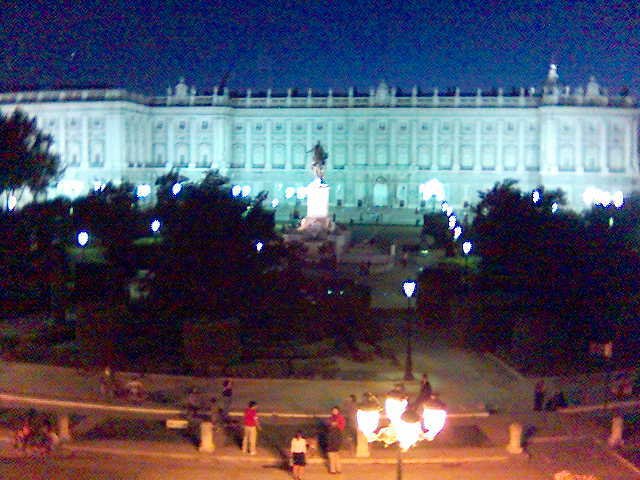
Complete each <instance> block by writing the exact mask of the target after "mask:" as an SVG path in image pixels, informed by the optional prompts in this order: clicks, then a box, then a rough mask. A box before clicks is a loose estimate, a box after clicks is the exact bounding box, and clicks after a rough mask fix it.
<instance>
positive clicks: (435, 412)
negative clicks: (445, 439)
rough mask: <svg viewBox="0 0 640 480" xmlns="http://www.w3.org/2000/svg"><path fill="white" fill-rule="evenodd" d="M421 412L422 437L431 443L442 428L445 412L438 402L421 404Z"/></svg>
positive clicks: (445, 416) (445, 418) (445, 417)
mask: <svg viewBox="0 0 640 480" xmlns="http://www.w3.org/2000/svg"><path fill="white" fill-rule="evenodd" d="M422 408H423V410H422V426H423V429H424V432H425V433H424V437H425V438H426V439H427V440H429V441H432V440H433V439H434V438H436V435H438V433H440V431H441V430H442V429H443V428H444V424H445V422H446V420H447V411H446V410H445V409H444V405H443V404H442V403H441V402H439V401H436V400H434V401H429V402H426V403H425V404H423V407H422Z"/></svg>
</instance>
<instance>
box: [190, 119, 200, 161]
mask: <svg viewBox="0 0 640 480" xmlns="http://www.w3.org/2000/svg"><path fill="white" fill-rule="evenodd" d="M187 125H189V126H190V128H189V163H188V165H189V168H196V165H197V164H198V163H199V159H198V158H197V157H198V155H200V153H201V152H200V148H198V142H197V139H196V130H197V128H198V117H194V116H191V117H187Z"/></svg>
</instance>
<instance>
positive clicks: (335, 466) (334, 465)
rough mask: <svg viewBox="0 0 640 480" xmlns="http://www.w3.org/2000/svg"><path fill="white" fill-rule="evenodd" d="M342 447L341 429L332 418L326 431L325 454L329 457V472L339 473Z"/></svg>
mask: <svg viewBox="0 0 640 480" xmlns="http://www.w3.org/2000/svg"><path fill="white" fill-rule="evenodd" d="M341 447H342V430H341V429H340V427H339V425H338V422H337V421H336V420H332V421H331V423H329V431H328V432H327V456H328V457H329V473H332V474H336V473H340V472H341V470H342V467H341V465H340V448H341Z"/></svg>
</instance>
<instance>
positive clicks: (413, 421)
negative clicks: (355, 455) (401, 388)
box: [356, 391, 447, 452]
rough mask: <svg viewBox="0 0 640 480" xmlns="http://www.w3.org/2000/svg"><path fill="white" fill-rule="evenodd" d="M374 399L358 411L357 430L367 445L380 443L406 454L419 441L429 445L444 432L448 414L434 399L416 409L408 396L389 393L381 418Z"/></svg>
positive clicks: (417, 406)
mask: <svg viewBox="0 0 640 480" xmlns="http://www.w3.org/2000/svg"><path fill="white" fill-rule="evenodd" d="M381 410H382V409H381V406H380V404H379V402H378V401H377V399H375V397H373V396H372V395H370V396H368V398H367V400H366V401H365V402H364V403H363V404H361V405H360V406H359V407H358V411H357V413H356V421H357V424H358V429H359V430H360V431H361V432H362V434H363V435H364V436H365V438H366V439H367V442H376V441H380V442H383V443H384V444H385V446H388V445H391V444H393V443H396V442H397V443H398V445H399V447H400V449H401V451H403V452H406V451H407V450H408V449H410V448H411V447H413V446H414V445H415V444H416V443H418V442H419V441H421V440H427V441H432V440H433V439H434V438H435V437H436V435H438V433H440V431H441V430H442V429H443V428H444V424H445V422H446V419H447V411H446V410H445V406H444V404H443V403H442V402H440V401H439V400H437V399H435V398H431V399H428V400H426V401H424V402H421V403H419V404H418V405H411V406H410V405H409V400H408V398H407V396H406V395H405V394H404V393H402V392H395V391H392V392H390V393H389V394H387V397H386V399H385V402H384V415H382V412H381Z"/></svg>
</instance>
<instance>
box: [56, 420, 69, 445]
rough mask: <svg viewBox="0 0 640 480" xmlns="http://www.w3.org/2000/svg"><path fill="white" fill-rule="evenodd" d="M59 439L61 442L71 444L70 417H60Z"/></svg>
mask: <svg viewBox="0 0 640 480" xmlns="http://www.w3.org/2000/svg"><path fill="white" fill-rule="evenodd" d="M58 438H59V439H60V441H61V442H70V441H71V433H70V432H69V415H67V414H61V415H58Z"/></svg>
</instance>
